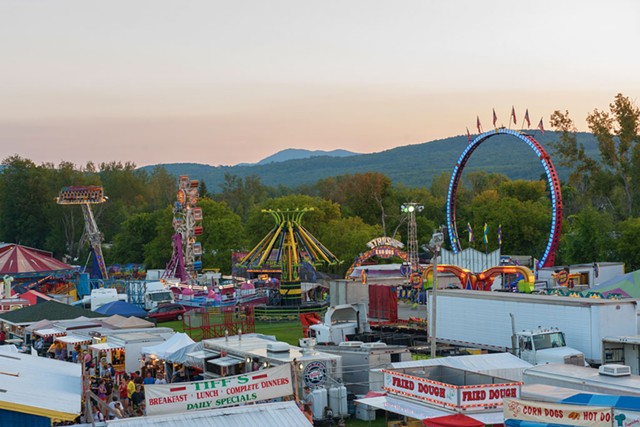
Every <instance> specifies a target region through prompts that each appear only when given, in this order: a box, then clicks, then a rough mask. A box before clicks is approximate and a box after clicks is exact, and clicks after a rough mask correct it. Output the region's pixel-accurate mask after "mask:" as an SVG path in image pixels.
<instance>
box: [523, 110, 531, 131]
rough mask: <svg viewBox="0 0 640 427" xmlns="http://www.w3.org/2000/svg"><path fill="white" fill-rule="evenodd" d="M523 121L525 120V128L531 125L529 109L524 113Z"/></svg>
mask: <svg viewBox="0 0 640 427" xmlns="http://www.w3.org/2000/svg"><path fill="white" fill-rule="evenodd" d="M524 121H525V122H527V129H528V128H530V127H531V120H529V109H528V108H527V111H525V113H524Z"/></svg>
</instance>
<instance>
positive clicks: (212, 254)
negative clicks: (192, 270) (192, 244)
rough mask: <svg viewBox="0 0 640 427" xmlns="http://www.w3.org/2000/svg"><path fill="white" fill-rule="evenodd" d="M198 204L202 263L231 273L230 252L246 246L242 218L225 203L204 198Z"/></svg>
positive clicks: (207, 266)
mask: <svg viewBox="0 0 640 427" xmlns="http://www.w3.org/2000/svg"><path fill="white" fill-rule="evenodd" d="M198 205H199V206H200V207H201V208H202V217H203V219H202V226H203V230H204V231H203V234H202V236H200V237H199V238H198V241H200V242H201V243H202V247H203V252H204V254H203V256H202V265H203V266H204V267H205V268H212V267H217V268H220V269H221V271H222V272H223V273H224V274H231V254H232V252H234V251H236V250H238V249H239V248H241V247H245V246H246V239H245V237H244V226H243V224H242V220H241V218H240V216H239V215H237V214H236V213H234V212H233V211H232V210H231V209H230V208H229V206H227V204H226V203H220V202H215V201H213V200H211V199H209V198H205V199H202V200H200V202H199V203H198Z"/></svg>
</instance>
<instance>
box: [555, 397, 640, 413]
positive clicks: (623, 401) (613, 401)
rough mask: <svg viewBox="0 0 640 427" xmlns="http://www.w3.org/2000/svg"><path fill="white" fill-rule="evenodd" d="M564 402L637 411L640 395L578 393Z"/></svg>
mask: <svg viewBox="0 0 640 427" xmlns="http://www.w3.org/2000/svg"><path fill="white" fill-rule="evenodd" d="M562 403H570V404H572V405H585V406H611V407H612V408H616V409H628V410H631V411H637V410H638V408H640V397H638V396H612V395H607V394H591V393H578V394H575V395H573V396H571V397H568V398H566V399H563V400H562Z"/></svg>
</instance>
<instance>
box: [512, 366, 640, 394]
mask: <svg viewBox="0 0 640 427" xmlns="http://www.w3.org/2000/svg"><path fill="white" fill-rule="evenodd" d="M607 366H619V365H602V366H601V367H600V369H595V368H589V367H584V366H575V365H560V364H549V365H538V366H533V367H531V368H528V369H525V370H524V371H523V372H522V381H523V383H524V387H523V390H524V389H525V388H527V386H530V385H534V384H543V385H546V386H551V387H560V388H562V389H573V390H578V391H582V392H586V393H599V394H610V395H614V396H640V377H639V376H637V375H629V374H628V372H627V374H625V375H621V376H617V375H607V374H605V373H604V372H606V370H603V369H602V368H603V367H607Z"/></svg>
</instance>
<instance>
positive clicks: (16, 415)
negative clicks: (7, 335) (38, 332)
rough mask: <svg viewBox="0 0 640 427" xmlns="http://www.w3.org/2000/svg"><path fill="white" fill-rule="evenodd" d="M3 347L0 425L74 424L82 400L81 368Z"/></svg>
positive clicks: (0, 354) (46, 426)
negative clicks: (72, 422)
mask: <svg viewBox="0 0 640 427" xmlns="http://www.w3.org/2000/svg"><path fill="white" fill-rule="evenodd" d="M9 347H10V346H0V389H2V392H0V426H12V427H51V425H52V422H54V421H75V420H76V418H77V417H79V416H80V412H81V401H82V367H81V365H80V364H76V363H67V362H62V361H59V360H55V359H47V358H43V357H37V356H33V355H30V354H23V353H17V352H14V351H9Z"/></svg>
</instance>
